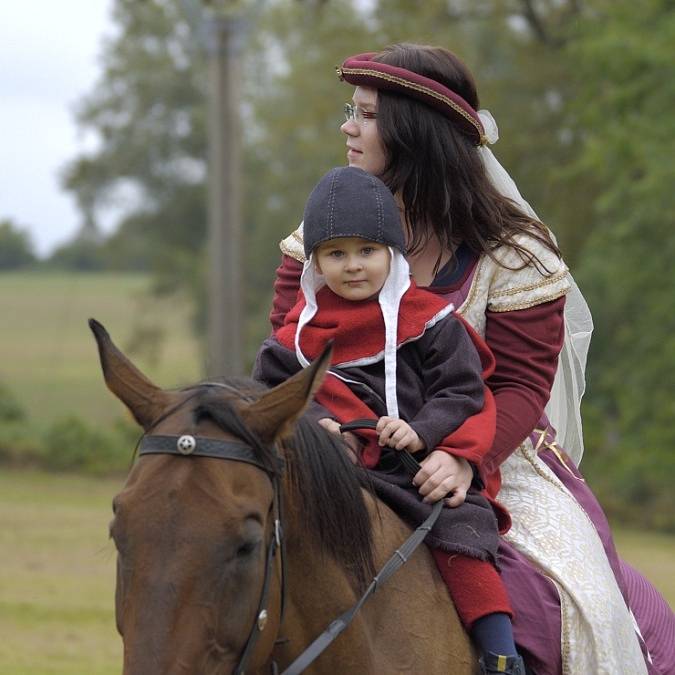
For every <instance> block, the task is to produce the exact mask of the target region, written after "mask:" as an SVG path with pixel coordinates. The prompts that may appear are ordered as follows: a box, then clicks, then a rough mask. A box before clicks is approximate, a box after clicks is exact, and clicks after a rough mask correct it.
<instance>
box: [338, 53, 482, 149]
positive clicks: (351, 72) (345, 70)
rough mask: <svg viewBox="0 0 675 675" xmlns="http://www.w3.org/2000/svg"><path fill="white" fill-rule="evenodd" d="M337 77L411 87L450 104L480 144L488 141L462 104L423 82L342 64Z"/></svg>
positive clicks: (478, 124)
mask: <svg viewBox="0 0 675 675" xmlns="http://www.w3.org/2000/svg"><path fill="white" fill-rule="evenodd" d="M335 70H336V72H337V74H338V77H339V78H340V79H341V80H344V75H345V73H346V74H347V75H368V76H371V77H379V78H381V79H383V80H387V81H388V82H393V83H394V84H398V85H399V86H401V87H407V88H408V89H413V90H414V91H419V92H420V93H422V94H425V95H427V96H431V97H432V98H435V99H436V100H438V101H440V102H441V103H445V104H446V105H448V106H450V107H451V108H452V109H453V110H454V111H455V112H456V113H458V114H459V115H461V116H462V117H463V118H464V119H465V120H466V121H467V122H470V123H471V125H472V126H474V127H475V128H476V131H477V132H478V136H479V138H480V143H479V144H480V145H486V144H487V142H488V139H487V136H486V135H485V134H484V133H483V128H482V126H481V125H480V123H479V122H477V121H476V120H475V119H474V118H473V117H472V116H471V115H469V113H468V112H466V110H464V108H462V106H460V105H458V104H457V103H455V102H454V101H453V100H452V99H451V98H449V97H448V96H445V95H444V94H439V93H438V92H437V91H434V90H433V89H431V88H430V87H425V86H424V85H423V84H417V83H416V82H410V81H409V80H406V79H404V78H402V77H398V76H397V75H391V74H390V73H381V72H380V71H379V70H371V69H370V68H345V67H344V66H338V67H337V68H336V69H335Z"/></svg>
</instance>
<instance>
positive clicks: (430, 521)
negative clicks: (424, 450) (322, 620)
mask: <svg viewBox="0 0 675 675" xmlns="http://www.w3.org/2000/svg"><path fill="white" fill-rule="evenodd" d="M376 426H377V421H376V420H371V419H360V420H354V421H353V422H348V423H346V424H343V425H341V426H340V432H344V431H354V430H357V429H375V427H376ZM399 456H400V459H401V463H402V464H403V466H404V467H405V468H406V469H407V470H408V471H409V472H410V474H411V475H413V476H414V475H415V474H416V473H417V472H418V471H419V470H420V469H421V468H422V466H421V465H420V463H419V462H418V461H417V460H416V459H415V458H414V457H413V456H412V455H411V454H410V453H409V452H408V451H407V450H400V451H399ZM442 508H443V500H442V499H439V500H438V501H437V502H436V503H435V504H434V506H433V509H432V511H431V514H430V515H429V517H428V518H427V519H426V520H425V521H424V522H423V523H422V524H421V525H420V526H419V527H418V528H417V529H416V530H415V531H414V532H413V533H412V534H411V535H410V536H409V537H408V538H407V539H406V540H405V542H403V544H402V545H401V546H400V547H399V548H397V549H396V551H394V554H393V555H392V556H391V557H390V558H389V560H387V562H386V563H385V564H384V565H383V567H382V569H381V570H380V571H379V572H378V573H377V574H376V575H375V576H374V577H373V580H372V581H371V583H370V586H368V588H367V589H366V592H365V593H364V594H363V595H362V596H361V598H360V599H359V601H358V602H357V603H356V604H355V605H353V606H352V607H351V608H350V609H348V610H347V611H346V612H344V613H343V614H341V615H340V616H339V617H338V618H337V619H334V620H333V621H331V623H330V624H329V626H328V628H326V630H325V631H324V632H323V633H321V635H319V637H318V638H316V639H315V640H314V642H312V644H310V645H309V647H307V649H305V651H304V652H302V654H300V656H298V657H297V658H296V659H295V661H293V663H291V665H290V666H288V668H286V670H284V671H283V673H282V674H281V675H298V673H302V672H303V671H304V670H305V668H307V667H308V666H309V665H311V664H312V663H313V662H314V660H315V659H316V658H317V657H318V656H319V655H320V654H321V653H322V652H323V651H324V650H326V649H327V648H328V646H329V645H330V644H331V643H332V642H333V640H335V638H336V637H337V636H338V635H340V633H342V631H344V630H345V628H347V626H349V624H350V623H351V622H352V619H353V618H354V617H355V616H356V614H357V612H358V611H359V610H360V609H361V607H363V605H364V604H365V602H366V600H368V598H370V596H371V595H373V594H374V593H375V591H376V590H377V589H378V588H380V587H381V586H383V585H384V584H385V583H386V581H387V580H388V579H389V577H391V575H392V574H394V572H396V571H397V570H398V569H399V568H401V567H403V565H404V564H405V563H407V562H408V558H410V556H411V555H412V554H413V552H414V551H415V549H416V548H417V547H418V546H419V545H420V544H421V543H422V542H423V541H424V539H425V537H426V536H427V534H428V533H429V531H430V530H431V528H432V527H433V526H434V524H435V523H436V521H437V520H438V516H440V514H441V509H442Z"/></svg>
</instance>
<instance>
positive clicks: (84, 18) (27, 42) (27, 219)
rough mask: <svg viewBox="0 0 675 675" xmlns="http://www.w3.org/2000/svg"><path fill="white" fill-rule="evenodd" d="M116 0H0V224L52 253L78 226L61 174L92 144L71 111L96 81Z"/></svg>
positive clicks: (42, 252) (110, 31)
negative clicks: (7, 222)
mask: <svg viewBox="0 0 675 675" xmlns="http://www.w3.org/2000/svg"><path fill="white" fill-rule="evenodd" d="M111 5H112V0H58V2H57V1H55V0H23V1H21V2H15V1H12V0H0V219H3V218H11V219H12V220H14V221H15V222H16V223H18V224H19V225H20V226H22V227H24V228H25V229H28V230H29V231H30V234H31V237H32V240H33V243H34V245H35V248H36V250H37V251H38V253H40V254H45V253H48V252H49V251H50V250H51V249H53V247H54V246H55V245H56V244H58V243H61V242H63V241H64V240H66V239H68V238H69V237H70V236H72V235H73V234H74V233H75V232H76V231H77V228H78V226H79V224H80V221H79V216H78V213H77V211H76V209H75V204H74V201H73V199H72V198H71V196H70V195H69V194H67V193H65V192H64V191H62V190H61V188H60V187H59V180H58V173H59V170H60V169H61V168H62V167H63V165H64V164H65V163H66V162H67V161H68V160H69V159H71V158H73V157H74V156H75V155H76V154H77V153H78V151H79V150H82V149H83V148H85V147H86V146H87V143H88V144H89V145H91V143H92V140H93V139H91V138H89V139H87V138H82V137H81V136H79V135H78V132H77V129H76V127H75V122H74V114H73V105H74V103H75V102H76V101H77V100H78V99H79V98H80V97H81V96H82V95H83V94H85V93H86V92H88V91H89V90H90V89H91V88H92V86H93V84H94V82H95V81H96V79H97V77H98V75H99V73H100V71H101V68H100V65H99V56H100V53H101V40H102V38H103V36H104V35H106V34H111V33H112V32H113V27H112V23H111V20H110V8H111Z"/></svg>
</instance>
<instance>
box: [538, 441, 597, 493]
mask: <svg viewBox="0 0 675 675" xmlns="http://www.w3.org/2000/svg"><path fill="white" fill-rule="evenodd" d="M533 433H535V434H539V437H538V438H537V442H536V443H535V445H534V452H535V454H539V451H540V450H541V449H542V448H543V449H544V450H550V451H551V452H552V453H553V454H554V455H555V456H556V457H557V459H558V461H559V462H560V463H561V464H562V466H563V468H564V469H565V470H566V471H567V472H568V473H569V474H570V475H571V476H572V478H575V479H576V480H580V481H581V482H582V483H585V482H586V481H585V480H584V479H583V478H581V477H580V476H577V475H576V474H575V473H574V471H572V469H570V467H569V465H568V464H567V462H566V461H565V458H564V457H563V456H562V454H561V452H560V451H561V447H560V446H559V445H558V442H557V441H555V440H553V441H547V440H546V436H547V435H548V429H533Z"/></svg>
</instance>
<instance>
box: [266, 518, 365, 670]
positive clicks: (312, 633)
mask: <svg viewBox="0 0 675 675" xmlns="http://www.w3.org/2000/svg"><path fill="white" fill-rule="evenodd" d="M286 513H287V514H288V515H289V516H290V517H288V519H287V522H286V524H285V538H286V551H285V554H286V580H285V583H286V609H285V613H284V621H283V624H282V625H281V627H280V630H279V635H278V641H279V643H278V646H277V647H276V648H275V650H274V658H275V660H276V661H277V662H278V663H279V664H280V665H283V666H285V665H288V664H290V663H291V662H292V661H293V660H294V659H295V658H296V657H297V656H298V655H299V654H300V653H302V652H303V651H304V650H305V648H306V647H308V646H309V645H310V644H311V643H312V641H313V640H314V639H315V638H316V637H317V636H318V635H319V634H321V633H322V632H323V631H324V630H325V629H326V628H327V627H328V625H329V624H330V623H331V622H332V621H333V620H334V619H335V618H337V617H338V616H339V615H340V614H342V612H344V611H345V610H346V609H347V608H348V607H350V606H352V605H354V604H355V603H356V602H357V600H358V598H359V596H360V594H361V591H360V590H358V589H357V588H356V587H355V584H354V582H353V580H352V579H351V578H350V575H349V574H348V572H347V571H346V570H345V569H344V568H343V566H342V565H341V564H340V563H339V562H337V561H336V560H334V559H333V558H332V557H331V556H330V555H328V554H327V553H326V552H325V551H322V550H321V547H320V546H318V545H317V542H315V541H314V540H313V539H312V538H311V537H310V536H308V534H307V532H306V530H304V529H303V527H302V524H301V522H299V521H300V519H299V518H298V517H297V516H298V514H297V513H295V512H293V510H290V511H287V512H286ZM362 621H363V619H362V617H361V616H357V618H356V619H355V621H354V626H355V627H358V626H359V624H360V623H361V622H362ZM366 633H367V631H365V630H363V628H362V627H361V629H360V630H359V629H358V628H357V631H354V632H352V634H351V635H350V637H349V639H348V640H346V641H345V640H338V641H337V642H336V644H335V645H332V646H331V648H330V649H331V657H330V659H328V661H330V663H329V664H326V663H325V661H326V660H325V659H319V660H318V661H317V663H316V664H314V665H313V666H312V668H313V670H312V672H315V673H318V674H322V673H325V674H326V675H333V674H334V673H336V672H360V673H364V675H365V674H367V673H373V674H374V673H376V670H375V664H370V663H369V657H368V653H369V650H368V649H367V646H366V645H365V644H363V645H361V644H360V643H361V642H366V641H367V638H365V637H364V636H365V635H366ZM343 645H346V647H347V648H345V647H344V646H343ZM355 655H356V656H355Z"/></svg>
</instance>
